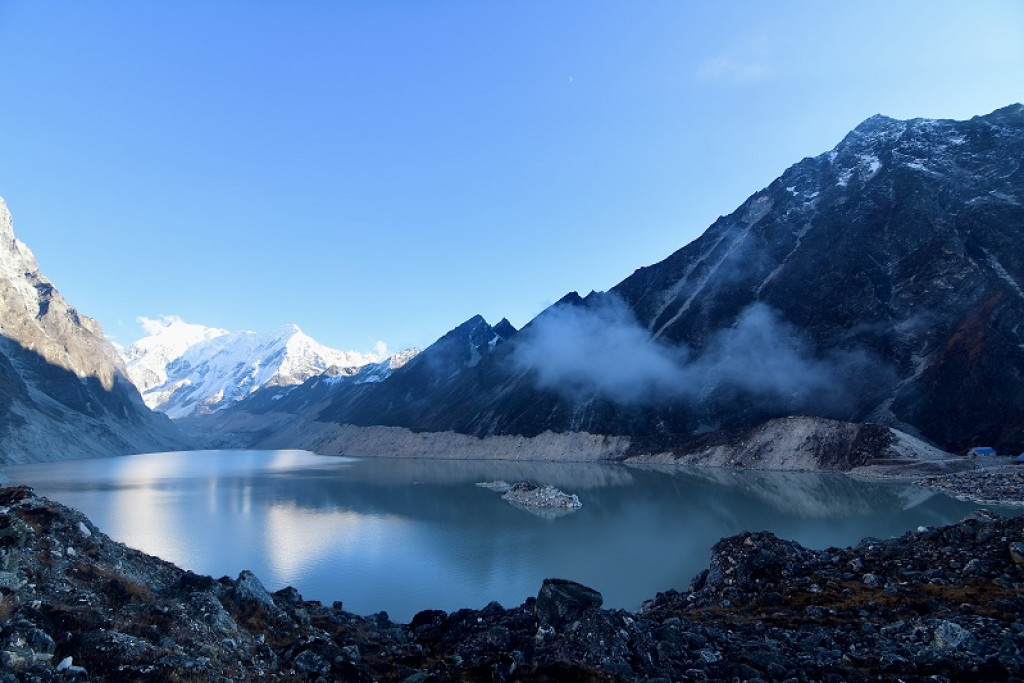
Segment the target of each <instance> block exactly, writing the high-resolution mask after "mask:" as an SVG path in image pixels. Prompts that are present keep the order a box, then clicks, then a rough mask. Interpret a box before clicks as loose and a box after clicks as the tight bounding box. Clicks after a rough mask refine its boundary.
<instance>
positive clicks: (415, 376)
mask: <svg viewBox="0 0 1024 683" xmlns="http://www.w3.org/2000/svg"><path fill="white" fill-rule="evenodd" d="M515 332H516V330H515V328H514V327H513V326H512V324H511V323H509V322H508V320H502V321H501V322H499V323H498V324H497V325H494V326H491V325H490V324H488V323H487V321H486V320H484V319H483V317H481V316H479V315H477V316H474V317H473V318H470V319H469V320H467V321H466V322H465V323H463V324H461V325H459V326H458V327H456V328H455V329H453V330H452V331H450V332H448V333H447V334H445V335H444V336H442V337H441V338H440V339H438V340H437V341H436V342H434V343H433V344H431V345H430V346H429V347H427V349H426V350H424V351H422V352H421V351H419V350H417V349H411V350H409V351H405V352H402V353H400V354H396V355H394V356H392V357H391V358H389V359H387V360H385V361H383V362H380V363H375V364H369V365H365V366H363V367H361V368H350V369H345V370H338V369H335V370H333V371H331V372H326V373H323V374H320V375H317V376H315V377H312V378H310V379H308V380H307V381H306V382H304V383H303V384H302V385H300V386H293V387H277V388H271V387H267V388H264V389H261V390H260V391H257V392H254V393H253V394H251V395H250V396H249V397H247V398H246V399H245V400H243V401H239V402H237V403H235V404H233V405H232V406H230V407H228V408H226V409H224V410H219V411H216V412H214V413H212V414H209V415H194V416H192V417H190V418H188V419H184V420H181V421H180V424H181V425H182V427H183V428H184V429H186V430H187V431H188V432H189V433H191V434H193V435H195V437H196V438H197V439H200V440H201V441H203V443H204V444H205V445H207V446H209V447H248V446H260V445H263V444H265V443H266V442H267V440H268V439H274V438H276V436H277V435H278V434H279V433H280V432H281V431H283V430H285V429H286V428H288V429H295V425H296V423H297V422H301V420H300V419H299V418H300V417H305V418H306V419H309V420H311V419H313V418H314V417H315V416H318V415H320V414H324V415H338V416H339V419H341V420H343V421H344V422H346V423H348V424H360V425H378V424H385V425H386V424H392V425H401V424H403V423H404V422H406V421H408V420H414V419H416V418H417V417H418V416H419V415H421V414H423V413H426V412H429V410H430V401H431V400H432V399H433V398H434V397H435V396H436V395H437V394H438V393H439V392H441V391H443V390H444V388H445V387H447V386H449V385H450V384H451V383H452V382H455V381H457V380H458V378H459V377H461V376H462V374H463V373H464V372H465V371H466V370H468V369H470V368H474V367H476V366H478V365H479V364H481V363H482V362H483V360H484V359H486V358H487V357H488V356H489V355H491V354H492V353H493V352H494V350H495V349H496V348H499V347H500V345H501V344H502V343H504V342H505V341H506V340H507V339H509V338H510V337H512V336H513V335H514V334H515ZM303 424H304V423H303ZM298 429H299V431H304V432H305V433H307V434H311V433H312V432H313V431H316V430H314V429H313V428H312V427H310V428H309V429H308V430H307V429H305V428H304V427H299V428H298ZM306 446H307V447H308V446H309V445H308V444H306Z"/></svg>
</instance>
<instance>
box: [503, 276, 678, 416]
mask: <svg viewBox="0 0 1024 683" xmlns="http://www.w3.org/2000/svg"><path fill="white" fill-rule="evenodd" d="M599 296H600V297H601V298H600V299H598V300H597V301H596V303H594V304H593V305H590V306H583V305H570V304H561V305H558V306H555V307H554V308H550V309H548V310H547V311H545V312H544V313H542V314H541V315H540V316H539V317H538V318H537V319H536V320H535V321H534V322H533V323H532V324H531V325H530V326H529V327H527V328H526V329H524V330H523V333H522V336H521V339H522V342H521V343H519V344H518V345H517V346H516V349H515V351H514V354H513V357H512V359H513V362H514V363H516V364H517V365H518V366H519V367H520V368H523V369H528V370H533V371H535V372H536V376H535V379H536V382H537V385H538V386H539V387H541V388H543V389H554V390H556V391H558V392H560V393H563V394H566V395H569V396H572V397H582V396H584V395H587V394H595V393H596V394H598V395H600V396H603V397H605V398H609V399H612V400H614V401H616V402H619V403H636V402H643V401H651V400H660V399H663V398H666V397H668V396H671V395H674V394H676V393H677V392H678V382H679V371H680V367H681V366H682V364H683V362H684V361H685V358H684V357H681V356H680V350H679V349H677V348H672V347H670V346H667V345H664V344H661V343H659V342H657V341H654V340H652V339H651V337H650V335H649V334H648V332H647V330H646V329H645V328H643V327H641V326H640V325H639V324H638V323H637V321H636V318H635V317H634V316H633V313H632V311H630V310H629V308H628V307H626V305H625V303H623V301H622V300H621V299H620V298H619V297H617V296H615V295H608V294H606V295H599Z"/></svg>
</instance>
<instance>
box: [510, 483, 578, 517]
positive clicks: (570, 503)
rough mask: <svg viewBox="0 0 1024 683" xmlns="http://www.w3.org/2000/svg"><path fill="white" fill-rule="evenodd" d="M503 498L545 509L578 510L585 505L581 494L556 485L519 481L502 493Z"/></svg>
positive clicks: (518, 503) (511, 501)
mask: <svg viewBox="0 0 1024 683" xmlns="http://www.w3.org/2000/svg"><path fill="white" fill-rule="evenodd" d="M501 498H502V500H506V501H508V502H510V503H516V504H517V505H525V506H527V507H531V508H540V509H544V510H576V509H578V508H581V507H583V504H582V503H580V499H579V496H577V495H576V494H575V493H566V492H565V491H562V490H561V489H557V488H555V487H554V486H549V485H544V486H541V485H538V484H534V483H532V482H529V481H518V482H516V483H515V484H512V485H511V486H510V487H509V488H508V490H507V491H505V492H504V493H503V494H501Z"/></svg>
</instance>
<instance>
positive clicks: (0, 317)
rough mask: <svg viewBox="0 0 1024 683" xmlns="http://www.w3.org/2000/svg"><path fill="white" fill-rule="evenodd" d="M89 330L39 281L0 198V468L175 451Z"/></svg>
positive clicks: (110, 351)
mask: <svg viewBox="0 0 1024 683" xmlns="http://www.w3.org/2000/svg"><path fill="white" fill-rule="evenodd" d="M185 445H186V439H185V437H184V436H183V435H182V434H181V433H180V432H179V431H178V430H177V429H176V428H175V427H174V426H173V425H172V424H171V423H170V421H169V420H168V419H167V418H166V417H164V416H162V415H157V414H155V413H153V412H151V411H150V410H149V409H148V408H147V407H146V406H145V404H144V403H143V402H142V399H141V397H140V396H139V393H138V391H137V390H136V389H135V386H134V385H133V384H132V383H131V381H130V380H128V379H127V371H126V369H125V366H124V364H123V363H122V361H121V359H120V358H119V357H118V355H117V352H116V351H115V349H114V347H113V346H112V345H111V344H110V342H108V341H107V339H106V338H105V337H104V336H103V331H102V330H101V329H100V326H99V325H98V324H97V323H96V321H94V320H92V319H90V318H87V317H85V316H84V315H81V314H80V313H79V312H78V311H77V310H75V309H74V308H72V307H71V306H70V305H68V303H67V302H66V301H65V300H64V298H63V297H62V296H61V294H60V292H58V291H57V289H56V287H54V285H53V283H52V282H50V280H48V279H47V278H46V277H45V276H44V275H43V274H42V273H40V272H39V265H38V263H37V262H36V259H35V257H34V256H33V254H32V252H31V251H30V250H29V248H28V247H27V246H25V244H24V243H23V242H21V241H20V240H18V239H17V238H16V237H15V236H14V228H13V223H12V221H11V215H10V212H9V211H8V210H7V205H6V203H5V202H4V201H3V200H2V199H0V463H15V462H27V461H45V460H61V459H67V458H82V457H97V456H103V455H118V454H127V453H140V452H147V451H150V452H151V451H162V450H173V449H177V448H182V447H184V446H185Z"/></svg>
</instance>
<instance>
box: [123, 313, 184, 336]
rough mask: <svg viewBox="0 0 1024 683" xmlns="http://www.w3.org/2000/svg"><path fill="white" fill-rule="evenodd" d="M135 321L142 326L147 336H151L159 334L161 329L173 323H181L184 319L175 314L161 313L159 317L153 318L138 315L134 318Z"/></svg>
mask: <svg viewBox="0 0 1024 683" xmlns="http://www.w3.org/2000/svg"><path fill="white" fill-rule="evenodd" d="M135 322H137V323H139V325H141V326H142V331H143V332H145V333H146V335H147V336H151V335H154V334H159V333H160V332H161V331H162V330H165V329H167V328H168V327H170V326H171V325H174V324H175V323H181V322H184V321H183V320H182V319H181V318H180V317H179V316H176V315H162V316H160V318H159V319H155V320H154V319H153V318H147V317H145V316H142V315H140V316H139V317H138V318H136V319H135Z"/></svg>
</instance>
